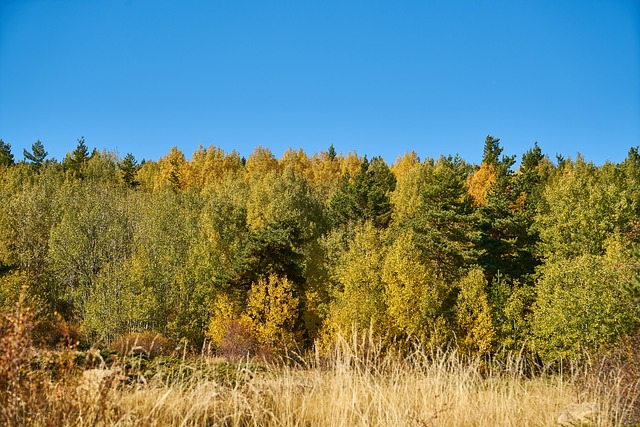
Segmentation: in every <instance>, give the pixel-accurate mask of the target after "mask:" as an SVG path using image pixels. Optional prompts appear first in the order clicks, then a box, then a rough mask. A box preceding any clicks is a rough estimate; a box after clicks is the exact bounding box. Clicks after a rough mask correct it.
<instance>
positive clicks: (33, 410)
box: [0, 310, 621, 426]
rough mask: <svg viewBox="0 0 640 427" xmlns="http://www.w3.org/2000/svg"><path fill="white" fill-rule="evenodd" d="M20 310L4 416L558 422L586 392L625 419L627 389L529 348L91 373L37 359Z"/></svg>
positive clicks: (370, 346)
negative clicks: (531, 358) (595, 382)
mask: <svg viewBox="0 0 640 427" xmlns="http://www.w3.org/2000/svg"><path fill="white" fill-rule="evenodd" d="M12 316H13V317H12ZM12 316H5V317H3V325H4V326H3V328H4V329H3V331H4V332H5V334H4V336H3V337H0V338H2V346H3V347H2V349H3V351H4V353H2V355H0V366H3V370H2V373H3V374H2V375H4V377H3V378H4V380H2V378H0V380H2V381H4V382H0V383H1V384H2V386H3V387H4V389H3V390H2V391H1V392H0V398H1V399H2V402H0V408H1V409H2V410H1V411H0V414H1V415H2V418H1V419H0V424H2V425H8V426H18V425H33V426H66V425H68V426H551V425H555V424H556V419H557V416H558V413H559V412H560V410H561V409H562V408H563V407H564V406H565V405H567V404H569V403H572V402H576V401H581V400H588V401H597V402H599V403H600V404H601V406H602V408H603V417H602V422H601V425H605V426H609V425H611V426H614V425H621V418H620V417H618V418H616V414H619V413H620V408H614V407H613V406H612V403H615V396H609V397H607V396H606V394H602V393H595V394H589V392H586V391H585V390H582V389H580V387H579V386H577V385H576V384H580V383H581V382H580V381H578V380H579V379H580V376H581V375H582V374H581V373H579V372H578V371H573V372H569V373H566V372H565V373H563V374H562V375H560V374H557V373H556V374H544V373H539V372H538V373H536V374H535V375H531V373H530V372H527V368H526V364H525V363H523V360H522V359H521V358H518V357H517V356H516V357H513V358H512V359H510V360H507V361H506V362H503V363H501V364H500V365H499V366H498V365H497V364H492V363H490V362H487V361H485V360H479V359H467V358H464V357H460V356H458V355H456V353H455V352H432V351H427V350H424V349H418V350H416V351H415V352H413V353H412V354H410V355H409V356H402V357H401V356H399V355H396V354H393V353H392V352H389V351H386V352H383V351H382V350H381V349H380V347H379V346H377V345H376V344H375V343H374V342H372V340H371V339H370V338H368V337H363V338H362V339H358V338H357V337H355V338H354V339H353V340H351V341H344V340H343V341H341V342H339V343H338V344H337V345H336V346H335V349H334V351H333V354H332V355H331V356H329V357H320V356H319V355H317V354H315V355H311V356H308V357H306V358H299V357H297V358H295V362H286V363H285V362H283V363H280V364H269V365H267V366H263V367H262V368H261V369H257V368H256V365H255V364H251V363H246V364H242V363H240V364H229V363H226V364H225V363H222V362H221V361H220V360H215V359H212V358H206V357H199V358H192V359H183V360H180V359H158V361H156V362H154V361H150V360H145V359H131V358H129V359H121V360H120V361H116V362H115V363H114V364H113V365H112V366H110V368H109V371H106V367H103V368H104V369H105V372H108V375H104V376H97V377H95V378H94V382H90V383H87V381H89V380H90V379H91V377H88V376H87V375H86V373H88V372H92V373H94V374H95V373H96V372H97V371H84V373H83V371H82V370H81V369H77V368H70V367H69V364H68V363H67V362H66V361H67V360H69V358H68V357H67V358H65V357H62V356H59V357H58V358H57V359H56V360H57V361H58V362H56V363H57V364H58V365H56V363H53V365H52V364H51V363H49V364H42V363H34V359H33V357H35V356H34V354H31V353H29V351H26V352H25V351H23V350H25V349H29V343H28V338H29V337H28V331H29V322H30V315H29V313H28V312H24V311H23V312H20V310H18V311H17V312H16V313H15V314H14V315H12ZM12 322H13V323H12ZM69 354H71V353H69ZM38 357H40V356H38ZM132 360H133V361H134V362H132ZM135 360H138V363H139V365H138V366H137V368H136V366H135ZM9 361H12V363H14V364H13V365H12V368H11V369H9V368H7V367H6V363H7V362H9ZM143 362H144V363H143ZM61 368H64V369H61ZM132 372H134V373H135V374H132ZM96 378H97V379H96Z"/></svg>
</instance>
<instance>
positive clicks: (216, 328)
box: [206, 294, 240, 347]
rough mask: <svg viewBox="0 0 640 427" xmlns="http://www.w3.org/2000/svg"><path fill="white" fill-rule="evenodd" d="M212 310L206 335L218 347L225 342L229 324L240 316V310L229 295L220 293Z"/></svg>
mask: <svg viewBox="0 0 640 427" xmlns="http://www.w3.org/2000/svg"><path fill="white" fill-rule="evenodd" d="M212 312H213V314H212V316H211V319H210V320H209V327H208V328H207V332H206V335H207V338H209V339H210V340H211V343H212V344H213V345H214V346H216V347H217V346H219V345H220V344H221V343H222V342H223V340H224V338H225V335H226V332H227V328H228V326H229V324H230V323H231V322H232V321H234V320H236V319H237V318H238V317H239V312H240V310H239V309H238V307H237V305H236V304H235V303H234V301H233V300H232V299H231V298H229V296H227V295H226V294H220V295H218V297H217V298H216V301H215V303H214V305H213V310H212Z"/></svg>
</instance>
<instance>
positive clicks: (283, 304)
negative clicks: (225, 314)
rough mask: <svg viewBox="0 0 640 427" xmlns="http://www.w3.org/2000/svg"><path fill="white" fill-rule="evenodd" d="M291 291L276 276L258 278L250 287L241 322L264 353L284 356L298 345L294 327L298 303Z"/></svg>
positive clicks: (298, 336)
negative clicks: (248, 327)
mask: <svg viewBox="0 0 640 427" xmlns="http://www.w3.org/2000/svg"><path fill="white" fill-rule="evenodd" d="M294 288H295V285H294V284H293V283H292V282H291V281H289V280H288V279H287V278H286V277H278V276H277V275H275V274H271V275H269V277H268V278H267V279H264V278H260V279H259V280H258V281H257V282H256V283H254V284H253V285H252V286H251V290H250V291H249V297H248V301H247V309H246V312H245V314H244V317H243V321H244V323H245V324H247V325H249V326H250V327H251V328H252V329H253V331H255V334H256V336H257V338H258V343H259V344H260V346H261V347H262V348H263V349H265V350H268V351H271V352H275V353H283V352H285V351H286V350H287V349H289V350H291V349H294V348H295V347H297V346H298V345H299V344H300V342H301V336H300V335H301V334H300V331H298V330H297V327H296V326H297V323H298V317H299V303H300V300H299V299H298V297H297V296H296V295H295V292H294Z"/></svg>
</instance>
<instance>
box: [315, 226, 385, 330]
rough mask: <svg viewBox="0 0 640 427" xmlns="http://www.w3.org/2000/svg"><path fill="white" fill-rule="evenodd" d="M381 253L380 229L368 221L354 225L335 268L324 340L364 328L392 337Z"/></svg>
mask: <svg viewBox="0 0 640 427" xmlns="http://www.w3.org/2000/svg"><path fill="white" fill-rule="evenodd" d="M384 255H385V249H384V245H383V244H382V240H381V236H380V231H379V230H377V229H376V228H375V227H374V226H373V224H372V223H371V222H370V221H367V222H365V223H364V224H361V225H357V226H356V227H355V230H354V237H353V240H352V242H351V244H350V245H349V248H348V250H347V251H346V252H345V253H344V254H342V256H341V257H340V260H339V262H338V265H337V268H336V275H337V281H338V288H337V289H334V290H333V291H334V295H333V301H332V303H331V307H330V313H329V318H328V319H327V320H326V322H325V331H324V334H325V336H324V339H325V341H328V342H331V341H333V340H335V339H336V338H337V335H338V334H342V335H345V336H348V335H350V334H351V333H352V332H356V333H358V332H361V331H367V330H371V331H372V332H373V335H374V336H375V337H377V338H391V337H390V335H391V333H392V331H391V330H390V328H389V322H388V319H387V306H386V301H385V290H384V284H383V282H382V267H383V263H384Z"/></svg>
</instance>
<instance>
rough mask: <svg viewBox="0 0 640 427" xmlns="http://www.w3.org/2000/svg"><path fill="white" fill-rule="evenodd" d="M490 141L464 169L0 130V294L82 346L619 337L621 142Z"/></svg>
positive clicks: (633, 176)
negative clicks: (600, 149)
mask: <svg viewBox="0 0 640 427" xmlns="http://www.w3.org/2000/svg"><path fill="white" fill-rule="evenodd" d="M479 149H480V147H479ZM502 151H503V149H502V147H501V146H500V142H499V140H498V139H495V138H493V137H491V136H488V137H487V139H486V140H485V143H484V154H483V159H482V163H481V164H480V165H473V164H469V163H467V162H465V161H464V160H463V159H461V158H459V157H457V156H456V157H451V156H448V157H444V156H443V157H440V158H438V159H430V158H428V159H424V160H420V159H419V158H418V157H417V156H416V154H415V153H410V154H406V155H405V156H404V157H401V158H398V159H397V161H396V162H395V163H394V164H393V165H391V166H389V165H388V164H386V163H385V162H384V161H383V160H382V159H381V158H372V159H367V158H366V157H361V156H358V155H357V154H356V153H349V154H347V155H346V156H345V155H342V154H338V153H336V152H335V150H334V149H333V147H331V148H329V150H328V151H321V152H320V153H315V154H314V155H312V156H311V155H308V154H306V153H305V152H303V151H302V150H292V149H290V150H288V151H287V152H285V154H284V155H283V156H282V158H280V159H277V158H275V157H274V155H273V154H272V153H271V152H270V150H269V149H268V148H263V147H258V148H256V149H255V151H254V152H253V153H252V154H251V155H250V156H249V157H248V158H247V159H246V160H245V159H243V158H241V157H240V155H239V154H238V153H237V152H235V151H234V152H231V153H228V152H224V151H223V150H221V149H219V148H216V147H208V148H202V147H201V148H199V149H198V150H197V151H196V152H195V153H194V154H193V157H192V159H191V160H188V159H187V158H186V157H185V155H184V154H183V153H182V152H180V151H179V150H178V149H177V148H173V149H172V150H171V151H170V152H169V153H168V154H167V155H166V156H164V157H162V158H161V159H160V160H158V161H146V162H142V163H141V164H138V162H137V161H136V159H135V158H134V157H133V156H132V155H127V156H125V157H124V158H119V157H118V156H117V155H116V154H114V153H111V152H107V151H102V152H99V151H97V150H95V149H94V150H93V152H91V153H90V152H89V150H88V148H87V146H86V144H85V141H84V140H83V139H80V140H79V141H78V145H77V147H76V148H75V149H74V150H73V151H72V152H70V153H69V154H67V156H66V157H65V159H64V160H62V161H61V162H58V161H56V160H55V159H47V153H46V151H45V149H44V146H43V144H42V143H40V142H37V143H36V144H34V145H33V147H32V150H31V151H30V152H29V151H27V150H25V152H24V156H25V161H22V162H15V160H14V156H13V154H12V153H11V147H10V145H9V144H6V143H4V142H1V141H0V303H1V304H2V305H3V306H5V307H8V306H11V304H13V303H14V302H15V300H16V299H17V298H18V295H19V294H20V292H26V293H27V294H28V297H29V299H30V301H31V304H32V305H33V306H35V307H37V308H38V309H39V311H40V317H41V318H42V319H43V321H48V322H49V325H56V324H60V323H61V322H60V320H61V319H64V320H65V321H66V322H67V324H69V325H75V328H76V329H77V330H78V331H79V332H78V333H79V334H80V336H81V339H82V341H83V342H84V343H86V344H92V343H95V342H101V343H109V342H111V341H113V340H114V339H116V338H117V337H119V336H121V335H123V334H126V333H129V332H133V331H143V330H152V331H158V332H160V333H162V334H164V335H166V336H167V337H169V338H171V339H173V340H176V341H179V340H187V341H188V342H189V343H190V344H191V345H192V346H193V347H194V348H198V347H199V346H201V345H202V344H203V343H204V342H208V343H210V344H211V345H212V346H213V347H214V349H217V350H218V351H220V352H223V353H224V352H234V351H240V352H245V351H267V352H272V353H278V352H280V351H283V350H284V349H285V348H292V347H295V348H298V349H300V348H302V349H304V348H310V347H311V346H312V345H313V344H314V343H317V344H318V345H320V346H323V345H328V344H331V343H332V341H333V340H334V339H335V338H336V337H337V336H338V334H343V335H344V334H346V335H349V334H352V333H355V332H358V331H362V330H367V331H370V332H371V333H373V334H374V335H375V336H376V337H377V338H379V339H380V340H382V341H383V342H384V343H387V344H389V345H393V344H394V343H397V344H401V343H405V342H411V341H419V342H421V343H423V344H425V345H433V346H449V345H456V346H458V348H459V349H460V350H461V351H462V352H465V353H468V354H471V355H485V354H492V355H500V354H505V353H506V352H509V351H525V352H527V353H528V354H530V355H533V356H536V357H541V358H542V359H543V360H546V361H556V360H559V359H562V358H566V357H579V356H580V355H583V354H588V353H589V352H591V353H592V352H597V351H599V350H600V349H602V348H603V346H605V347H606V346H611V345H615V344H616V343H617V342H619V340H620V339H623V338H624V337H626V336H629V335H631V334H634V333H637V331H638V329H639V326H640V286H639V285H638V280H637V274H638V268H639V266H640V263H639V262H638V260H639V258H638V257H637V256H636V255H635V253H634V248H635V245H636V244H637V243H638V241H639V240H640V155H639V153H638V149H637V148H632V149H631V150H630V151H629V154H628V157H627V158H626V159H625V160H624V161H623V162H621V163H619V164H614V163H605V164H603V165H600V166H596V165H593V164H592V163H589V162H587V161H585V159H583V158H582V157H580V156H578V157H577V158H576V159H575V160H574V159H570V158H567V159H564V158H562V157H557V159H555V160H556V161H555V162H552V161H551V160H550V159H549V157H548V156H546V155H544V154H543V153H542V151H541V149H540V147H539V146H538V145H537V143H536V144H535V145H534V146H533V147H532V148H531V149H530V150H528V151H527V152H526V153H524V154H523V155H522V157H521V161H520V164H519V166H518V167H517V168H514V164H515V160H516V157H515V156H506V155H503V154H502ZM56 322H57V323H56ZM45 335H46V334H45Z"/></svg>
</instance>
